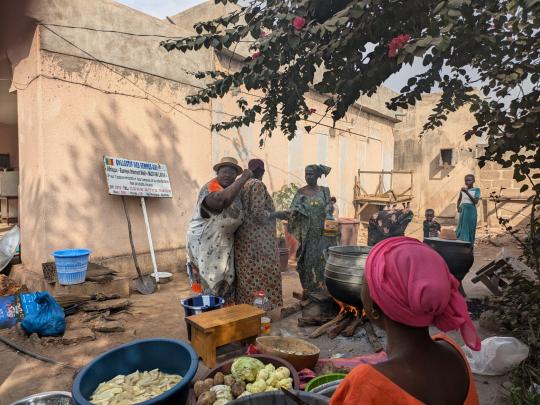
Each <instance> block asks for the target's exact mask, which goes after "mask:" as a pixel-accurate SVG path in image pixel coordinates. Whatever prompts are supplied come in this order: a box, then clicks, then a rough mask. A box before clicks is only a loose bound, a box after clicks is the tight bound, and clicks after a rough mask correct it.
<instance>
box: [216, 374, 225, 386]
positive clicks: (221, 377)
mask: <svg viewBox="0 0 540 405" xmlns="http://www.w3.org/2000/svg"><path fill="white" fill-rule="evenodd" d="M224 377H225V376H224V375H223V373H222V372H221V371H218V372H217V373H216V374H215V375H214V385H223V384H224V380H225V378H224Z"/></svg>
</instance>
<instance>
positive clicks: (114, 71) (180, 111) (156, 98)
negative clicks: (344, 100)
mask: <svg viewBox="0 0 540 405" xmlns="http://www.w3.org/2000/svg"><path fill="white" fill-rule="evenodd" d="M40 25H41V26H42V27H43V28H45V29H46V30H48V31H50V32H51V33H52V34H54V35H56V36H57V37H58V38H60V39H62V40H63V41H65V42H67V43H68V44H69V45H71V46H73V47H74V48H76V49H77V50H79V51H80V52H82V53H83V54H85V55H86V56H88V57H89V58H90V59H91V60H93V61H95V62H97V63H99V64H100V65H102V66H103V67H104V68H105V69H107V70H109V71H110V72H112V73H113V74H115V75H117V76H119V77H120V79H121V80H126V81H127V82H129V83H130V84H131V85H133V86H134V87H136V88H137V89H139V90H140V91H142V92H143V93H144V94H146V95H147V96H148V98H147V99H148V101H150V102H152V103H153V104H155V105H156V101H157V102H159V103H162V104H165V105H167V106H169V107H170V110H169V111H167V110H164V109H163V108H161V107H159V106H158V108H160V109H161V110H162V111H163V112H165V113H170V112H171V111H173V110H174V111H176V112H178V113H180V114H182V115H184V116H186V118H188V119H189V120H191V121H192V122H194V123H195V124H197V125H199V126H201V127H203V128H205V129H208V130H212V129H211V128H210V127H208V126H207V125H205V124H202V123H200V122H198V121H197V120H195V119H193V118H192V117H191V116H189V114H186V113H185V112H184V111H182V110H180V109H178V108H177V107H176V105H181V104H172V103H169V102H167V101H165V100H163V99H161V98H160V97H158V96H155V95H154V94H152V93H150V92H148V91H147V90H145V89H144V88H142V87H141V86H139V85H138V84H137V83H136V82H134V81H133V80H131V79H129V78H127V77H126V76H124V75H122V74H121V73H119V72H117V71H116V70H114V69H113V68H111V67H110V66H109V63H107V62H104V61H102V60H100V59H98V58H97V57H96V56H94V55H92V54H91V53H89V52H88V51H86V50H84V49H82V48H81V47H79V46H78V45H76V44H75V43H74V42H73V41H71V40H69V39H67V38H65V37H64V36H63V35H61V34H59V33H58V32H56V31H55V30H53V29H52V28H50V27H48V26H47V25H46V24H43V23H40ZM117 66H118V65H117ZM124 68H127V67H124ZM127 69H131V68H127ZM132 70H136V69H132ZM137 71H139V72H141V73H144V74H150V75H154V74H152V73H148V72H144V71H141V70H137ZM186 72H187V71H186ZM190 73H191V72H190ZM154 76H157V75H154ZM158 77H161V78H163V79H165V80H171V81H172V82H176V83H179V84H182V85H185V86H189V87H193V88H197V89H200V90H202V89H204V87H202V86H197V85H195V84H193V83H188V82H184V81H181V80H175V79H168V78H165V77H162V76H158ZM34 79H35V78H34ZM78 84H80V83H78ZM111 93H114V92H111ZM242 93H244V94H246V95H248V96H251V97H255V98H261V96H258V95H254V94H251V93H249V92H242ZM152 99H155V100H152ZM182 108H184V109H187V108H185V107H183V106H182ZM222 113H224V112H222ZM224 114H226V115H229V116H234V114H229V113H224ZM317 115H320V116H322V114H318V113H317ZM302 121H304V122H308V123H313V124H317V121H314V120H309V119H302ZM318 125H320V126H323V127H326V128H330V129H334V130H337V131H342V132H346V133H348V134H351V135H356V136H360V137H364V138H366V135H364V134H360V133H357V132H354V131H351V130H350V129H343V128H339V127H336V126H331V125H328V124H323V123H322V122H320V123H318Z"/></svg>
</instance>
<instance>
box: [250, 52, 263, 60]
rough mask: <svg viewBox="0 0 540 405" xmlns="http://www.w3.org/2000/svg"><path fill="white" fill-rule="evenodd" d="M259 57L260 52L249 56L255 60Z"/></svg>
mask: <svg viewBox="0 0 540 405" xmlns="http://www.w3.org/2000/svg"><path fill="white" fill-rule="evenodd" d="M259 56H261V51H257V52H254V53H253V54H252V55H251V59H257V58H258V57H259Z"/></svg>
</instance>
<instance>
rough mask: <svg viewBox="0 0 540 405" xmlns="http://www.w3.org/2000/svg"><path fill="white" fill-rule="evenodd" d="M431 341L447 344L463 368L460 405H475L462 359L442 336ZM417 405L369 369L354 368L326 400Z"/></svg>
mask: <svg viewBox="0 0 540 405" xmlns="http://www.w3.org/2000/svg"><path fill="white" fill-rule="evenodd" d="M433 340H444V341H445V342H448V343H449V344H451V345H452V346H453V347H454V348H455V349H456V350H457V351H458V352H459V354H460V355H461V357H462V358H463V360H464V361H465V364H466V365H467V372H468V374H469V391H468V392H467V397H466V398H465V401H464V402H463V405H479V404H480V402H478V395H477V393H476V387H475V385H474V379H473V376H472V373H471V369H470V368H469V363H467V360H466V358H465V355H464V354H463V352H462V351H461V349H460V348H459V346H457V345H456V344H455V343H454V342H453V341H452V340H451V339H450V338H449V337H447V336H446V335H444V334H438V335H435V336H433ZM390 403H391V404H393V405H419V404H422V402H421V401H419V400H418V399H416V398H415V397H413V396H412V395H411V394H409V393H408V392H407V391H405V390H404V389H402V388H401V387H400V386H398V385H397V384H395V383H394V382H393V381H392V380H390V379H389V378H388V377H386V376H385V375H384V374H382V373H380V372H379V371H378V370H377V369H375V368H374V367H373V366H371V365H367V364H363V365H361V366H358V367H355V368H354V370H353V371H351V372H350V373H349V375H348V376H347V377H346V378H345V379H344V380H343V382H342V383H341V384H340V385H339V387H338V389H337V390H336V392H335V393H334V395H333V396H332V399H331V400H330V405H360V404H362V405H385V404H390Z"/></svg>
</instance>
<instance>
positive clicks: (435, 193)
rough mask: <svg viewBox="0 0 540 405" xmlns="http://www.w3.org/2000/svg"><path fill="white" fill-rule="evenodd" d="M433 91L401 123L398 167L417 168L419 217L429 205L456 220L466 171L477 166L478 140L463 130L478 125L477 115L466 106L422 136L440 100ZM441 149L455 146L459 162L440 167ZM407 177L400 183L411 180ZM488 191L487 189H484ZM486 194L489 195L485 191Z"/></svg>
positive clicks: (415, 206) (416, 209)
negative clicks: (469, 136)
mask: <svg viewBox="0 0 540 405" xmlns="http://www.w3.org/2000/svg"><path fill="white" fill-rule="evenodd" d="M439 97H440V96H439V95H438V94H431V95H427V96H425V97H424V99H423V100H422V101H421V102H419V103H417V105H416V106H414V107H411V108H410V109H409V110H408V111H407V115H406V116H405V117H404V119H403V122H402V123H401V124H399V125H398V126H397V130H396V138H395V140H396V143H395V155H394V168H395V170H413V171H414V179H413V181H414V199H413V200H412V203H411V207H412V209H413V211H414V213H415V215H418V216H419V217H422V218H423V216H424V211H425V210H426V209H427V208H433V209H434V210H435V213H436V215H437V216H438V217H440V218H445V219H446V220H448V221H450V222H451V221H452V219H453V218H454V216H455V215H456V202H457V197H458V194H459V190H460V188H461V187H463V184H464V182H463V179H464V176H465V175H466V174H469V173H473V174H474V173H475V172H476V169H477V160H476V159H475V157H476V139H471V140H469V141H465V139H464V137H463V133H464V132H465V131H466V130H468V129H469V128H471V127H472V126H473V125H474V122H475V121H474V117H473V116H472V114H470V112H469V111H468V110H467V109H465V108H462V109H460V110H459V111H457V112H455V113H452V114H450V115H449V116H448V120H447V121H446V122H445V123H444V125H443V126H442V127H439V128H437V129H436V130H434V131H429V132H427V133H425V134H423V135H422V137H420V134H421V132H422V126H423V125H424V123H425V122H426V120H427V117H428V116H429V115H430V114H431V110H432V109H433V107H434V106H435V104H436V102H437V101H438V99H439ZM441 149H453V150H454V153H456V154H457V157H456V165H455V166H451V167H446V168H445V167H440V165H439V155H440V150H441ZM407 181H408V180H406V178H402V179H401V180H398V182H407ZM483 194H484V192H483ZM483 197H486V195H485V194H484V195H483Z"/></svg>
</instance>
